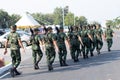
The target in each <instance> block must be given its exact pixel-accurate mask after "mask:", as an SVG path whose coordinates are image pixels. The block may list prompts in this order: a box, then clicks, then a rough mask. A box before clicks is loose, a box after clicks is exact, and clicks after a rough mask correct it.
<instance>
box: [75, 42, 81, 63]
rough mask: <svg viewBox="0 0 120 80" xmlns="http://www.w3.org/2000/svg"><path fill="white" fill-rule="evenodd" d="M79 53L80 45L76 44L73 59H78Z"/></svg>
mask: <svg viewBox="0 0 120 80" xmlns="http://www.w3.org/2000/svg"><path fill="white" fill-rule="evenodd" d="M79 54H80V45H79V44H78V45H77V46H76V53H75V60H76V62H78V61H79V59H78V57H79Z"/></svg>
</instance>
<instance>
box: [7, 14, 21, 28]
mask: <svg viewBox="0 0 120 80" xmlns="http://www.w3.org/2000/svg"><path fill="white" fill-rule="evenodd" d="M20 18H21V16H20V15H18V14H12V15H11V16H10V19H9V21H8V22H7V24H8V26H11V25H14V24H15V23H16V22H17V21H18V20H19V19H20Z"/></svg>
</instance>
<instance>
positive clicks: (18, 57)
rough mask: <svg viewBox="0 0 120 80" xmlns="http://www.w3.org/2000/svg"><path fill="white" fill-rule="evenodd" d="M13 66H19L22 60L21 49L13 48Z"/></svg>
mask: <svg viewBox="0 0 120 80" xmlns="http://www.w3.org/2000/svg"><path fill="white" fill-rule="evenodd" d="M11 58H12V66H13V67H14V68H17V67H18V66H19V64H20V62H21V54H20V49H17V50H11Z"/></svg>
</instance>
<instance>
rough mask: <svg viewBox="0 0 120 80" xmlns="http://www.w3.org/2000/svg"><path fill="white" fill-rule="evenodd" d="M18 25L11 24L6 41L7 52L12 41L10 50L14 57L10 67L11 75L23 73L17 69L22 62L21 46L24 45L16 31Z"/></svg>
mask: <svg viewBox="0 0 120 80" xmlns="http://www.w3.org/2000/svg"><path fill="white" fill-rule="evenodd" d="M16 28H17V26H16V25H13V26H11V32H10V34H9V35H8V37H7V41H6V43H5V52H4V54H6V53H7V47H8V43H10V51H11V58H12V68H11V69H10V73H11V76H12V77H14V76H15V75H20V74H21V73H20V72H18V71H17V67H18V66H19V64H20V62H21V54H20V47H21V48H23V51H25V50H24V47H23V45H22V42H21V38H20V35H19V34H18V33H17V32H16Z"/></svg>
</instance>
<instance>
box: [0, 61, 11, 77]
mask: <svg viewBox="0 0 120 80" xmlns="http://www.w3.org/2000/svg"><path fill="white" fill-rule="evenodd" d="M10 68H12V63H9V64H8V65H6V66H4V67H1V68H0V76H2V75H3V74H5V73H7V72H8V71H9V69H10Z"/></svg>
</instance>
